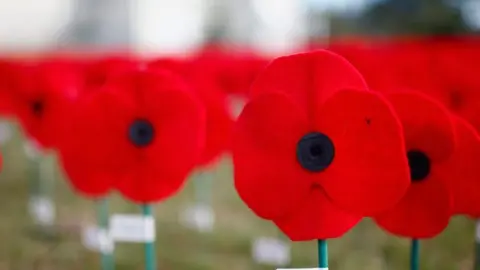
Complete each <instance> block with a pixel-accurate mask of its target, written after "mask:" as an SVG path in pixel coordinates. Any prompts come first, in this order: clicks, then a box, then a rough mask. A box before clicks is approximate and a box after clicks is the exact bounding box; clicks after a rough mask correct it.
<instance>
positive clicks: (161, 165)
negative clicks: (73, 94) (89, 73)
mask: <svg viewBox="0 0 480 270" xmlns="http://www.w3.org/2000/svg"><path fill="white" fill-rule="evenodd" d="M80 104H81V105H80ZM77 108H78V109H77V111H76V114H75V116H74V119H72V122H74V123H75V124H74V127H73V128H74V131H75V132H71V133H72V136H73V137H74V138H72V139H71V144H70V145H69V147H66V148H65V152H66V153H65V155H64V156H63V160H64V162H65V161H66V162H69V161H68V158H69V157H72V156H73V155H71V154H70V153H74V154H75V162H72V163H71V164H70V168H69V167H68V166H66V171H67V173H70V172H73V173H72V174H74V173H78V174H77V175H69V176H70V178H71V180H72V181H76V182H80V181H87V182H85V183H86V184H85V185H86V186H84V188H85V191H87V192H91V193H93V194H101V193H102V192H106V191H108V189H109V188H111V187H112V186H113V187H114V188H116V189H117V190H118V191H120V192H121V193H122V195H124V196H125V197H126V198H128V199H130V200H132V201H134V202H137V203H147V202H153V201H159V200H163V199H165V198H167V197H169V196H171V195H172V194H173V193H175V192H176V191H177V190H178V189H179V188H180V187H181V186H182V185H183V183H184V181H185V179H186V177H187V175H188V173H189V172H190V170H191V169H193V167H194V166H195V164H196V161H197V160H198V156H199V155H200V151H201V148H202V142H203V140H204V138H203V136H204V132H205V131H204V120H205V119H204V112H203V108H202V106H201V104H200V103H199V102H198V101H197V100H196V99H195V96H194V95H193V93H191V91H190V89H189V88H188V86H187V85H186V84H184V82H183V81H182V80H181V79H180V78H178V77H176V76H175V75H173V74H172V73H170V72H168V71H166V70H155V71H154V70H149V69H141V68H140V67H138V66H135V67H132V68H130V69H129V70H125V71H124V72H120V73H118V74H116V75H115V76H111V77H110V78H109V79H108V81H107V83H106V84H105V86H104V87H103V89H102V91H96V92H94V93H91V95H89V97H88V98H85V99H83V100H82V102H81V103H79V106H78V107H77ZM84 169H85V170H84ZM81 170H84V171H86V172H87V173H88V175H87V176H85V175H82V174H83V173H81ZM82 177H84V178H82ZM100 178H101V179H104V180H102V181H103V183H101V185H100V186H94V185H96V183H94V179H100ZM74 186H75V184H74Z"/></svg>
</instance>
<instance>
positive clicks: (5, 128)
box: [0, 121, 12, 145]
mask: <svg viewBox="0 0 480 270" xmlns="http://www.w3.org/2000/svg"><path fill="white" fill-rule="evenodd" d="M11 137H12V128H11V127H10V124H9V123H8V122H5V121H0V145H3V144H6V143H7V142H8V141H9V140H10V138H11Z"/></svg>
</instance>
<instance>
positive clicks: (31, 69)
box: [2, 59, 78, 148]
mask: <svg viewBox="0 0 480 270" xmlns="http://www.w3.org/2000/svg"><path fill="white" fill-rule="evenodd" d="M8 76H9V77H8V78H3V79H4V80H3V81H2V83H3V85H2V91H7V92H4V93H2V97H4V98H5V99H6V100H7V101H6V102H7V104H10V106H11V107H10V109H11V111H10V113H11V114H13V116H14V117H16V118H18V120H19V121H20V123H21V125H22V127H23V129H24V131H25V132H26V133H27V134H28V135H29V136H30V137H32V138H33V139H35V140H36V141H37V142H38V143H39V145H40V146H42V147H46V148H52V147H56V146H57V145H58V142H59V141H60V139H61V138H62V136H63V131H64V130H65V125H66V124H67V122H68V121H69V111H70V108H71V106H72V104H73V103H74V102H75V99H76V98H77V95H78V77H77V74H76V73H75V70H74V68H73V65H70V64H68V63H67V62H62V61H55V60H54V59H50V60H42V61H40V62H38V63H19V64H18V65H15V67H14V68H13V69H12V70H10V73H9V75H8Z"/></svg>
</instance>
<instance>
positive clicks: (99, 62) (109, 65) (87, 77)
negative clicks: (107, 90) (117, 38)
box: [82, 55, 137, 92]
mask: <svg viewBox="0 0 480 270" xmlns="http://www.w3.org/2000/svg"><path fill="white" fill-rule="evenodd" d="M136 63H137V61H135V60H134V59H133V58H131V57H128V56H118V55H117V56H108V57H103V58H93V59H89V60H87V61H85V62H83V63H82V71H83V73H82V75H83V82H84V83H83V87H82V88H83V90H84V91H87V92H90V91H94V90H98V89H99V88H101V87H102V86H103V85H104V84H105V83H106V82H107V79H108V77H109V76H110V75H112V74H113V73H118V72H122V71H123V70H126V69H129V68H130V67H132V66H133V65H135V64H136Z"/></svg>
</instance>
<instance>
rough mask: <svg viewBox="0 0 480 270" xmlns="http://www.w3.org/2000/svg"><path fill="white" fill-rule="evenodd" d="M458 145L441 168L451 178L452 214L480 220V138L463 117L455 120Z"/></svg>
mask: <svg viewBox="0 0 480 270" xmlns="http://www.w3.org/2000/svg"><path fill="white" fill-rule="evenodd" d="M454 124H455V132H456V136H457V144H456V148H455V152H454V154H453V155H452V158H451V161H449V162H448V163H446V164H445V165H444V166H441V167H440V168H439V169H440V171H441V172H442V174H444V175H448V176H451V177H452V178H450V179H448V180H450V182H451V184H450V186H451V190H452V192H453V206H454V207H453V212H454V213H455V214H466V215H469V216H472V217H477V218H478V217H480V196H479V195H480V194H479V190H480V166H478V160H479V159H480V137H479V136H478V134H477V132H476V131H475V129H474V128H473V127H472V126H471V125H470V124H469V123H468V122H467V121H465V120H463V119H462V118H460V117H456V116H455V117H454Z"/></svg>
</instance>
